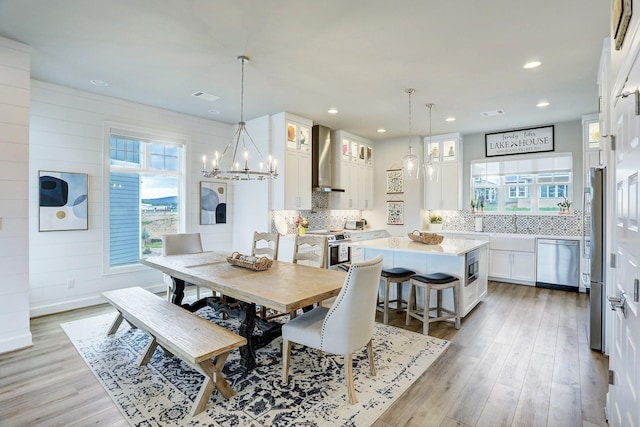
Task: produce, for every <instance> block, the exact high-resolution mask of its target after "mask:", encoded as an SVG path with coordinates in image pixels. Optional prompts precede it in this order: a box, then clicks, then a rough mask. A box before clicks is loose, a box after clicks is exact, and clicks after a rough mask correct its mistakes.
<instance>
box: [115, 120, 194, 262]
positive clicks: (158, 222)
mask: <svg viewBox="0 0 640 427" xmlns="http://www.w3.org/2000/svg"><path fill="white" fill-rule="evenodd" d="M107 138H108V141H109V153H108V156H109V157H108V159H109V187H108V202H109V225H108V268H113V267H123V266H129V265H135V264H138V263H139V260H140V259H142V258H145V257H147V256H152V255H159V254H161V251H162V241H161V239H162V235H163V234H168V233H177V232H179V231H182V230H183V229H184V226H183V225H182V223H183V221H181V217H182V216H183V213H182V212H183V210H184V209H183V206H184V201H183V200H182V198H183V196H182V195H183V194H184V191H182V188H183V187H184V177H183V176H184V173H183V168H184V166H183V165H184V164H185V162H184V152H185V142H184V141H182V140H179V139H173V138H166V137H163V136H162V135H160V134H158V135H154V134H153V133H147V132H139V131H136V130H132V129H126V128H125V129H115V128H111V129H109V130H108V132H107Z"/></svg>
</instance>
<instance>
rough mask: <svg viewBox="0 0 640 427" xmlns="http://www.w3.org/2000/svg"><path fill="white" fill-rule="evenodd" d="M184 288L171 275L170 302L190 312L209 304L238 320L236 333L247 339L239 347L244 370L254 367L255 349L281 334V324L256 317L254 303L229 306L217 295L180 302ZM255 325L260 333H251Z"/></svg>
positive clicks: (235, 303)
mask: <svg viewBox="0 0 640 427" xmlns="http://www.w3.org/2000/svg"><path fill="white" fill-rule="evenodd" d="M184 288H185V282H184V280H181V279H178V278H175V277H173V289H172V293H173V295H172V296H171V302H172V303H174V304H176V305H179V306H180V307H182V308H184V309H186V310H189V311H190V312H192V313H193V312H196V311H198V310H199V309H201V308H203V307H205V306H209V307H211V308H213V309H214V310H216V311H218V312H222V313H226V314H227V315H228V316H229V317H233V318H236V319H238V320H239V321H240V328H239V330H238V335H240V336H242V337H244V338H246V339H247V344H246V345H243V346H242V347H240V348H239V350H240V359H241V361H240V365H241V366H242V367H243V368H244V369H245V370H246V371H251V370H253V369H254V368H255V367H256V354H255V350H257V349H259V348H262V347H264V346H266V345H267V344H269V343H270V342H271V341H273V340H274V339H275V338H276V337H279V336H280V335H281V334H282V332H281V329H282V324H280V323H278V322H268V321H266V320H263V319H261V318H259V317H256V304H255V303H249V302H244V301H240V300H234V302H233V306H230V305H229V304H227V303H223V302H221V301H220V298H219V297H205V298H202V299H200V300H198V301H195V302H194V303H193V304H186V303H183V302H182V300H183V299H184ZM256 327H257V328H258V329H260V331H261V332H262V334H260V335H254V334H253V332H254V330H255V329H256Z"/></svg>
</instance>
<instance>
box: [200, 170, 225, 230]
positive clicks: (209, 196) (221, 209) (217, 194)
mask: <svg viewBox="0 0 640 427" xmlns="http://www.w3.org/2000/svg"><path fill="white" fill-rule="evenodd" d="M226 222H227V184H224V183H220V182H211V181H200V224H201V225H212V224H226Z"/></svg>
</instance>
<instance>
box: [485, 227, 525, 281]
mask: <svg viewBox="0 0 640 427" xmlns="http://www.w3.org/2000/svg"><path fill="white" fill-rule="evenodd" d="M489 278H490V279H494V280H501V281H504V282H513V283H520V284H525V285H531V286H534V285H535V282H536V253H535V237H515V236H514V237H510V236H500V237H493V236H492V237H491V239H490V242H489Z"/></svg>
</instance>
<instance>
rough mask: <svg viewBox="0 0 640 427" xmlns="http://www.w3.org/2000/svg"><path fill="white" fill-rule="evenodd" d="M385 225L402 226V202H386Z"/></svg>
mask: <svg viewBox="0 0 640 427" xmlns="http://www.w3.org/2000/svg"><path fill="white" fill-rule="evenodd" d="M387 224H388V225H402V224H404V201H397V200H393V201H392V200H390V201H388V202H387Z"/></svg>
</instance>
